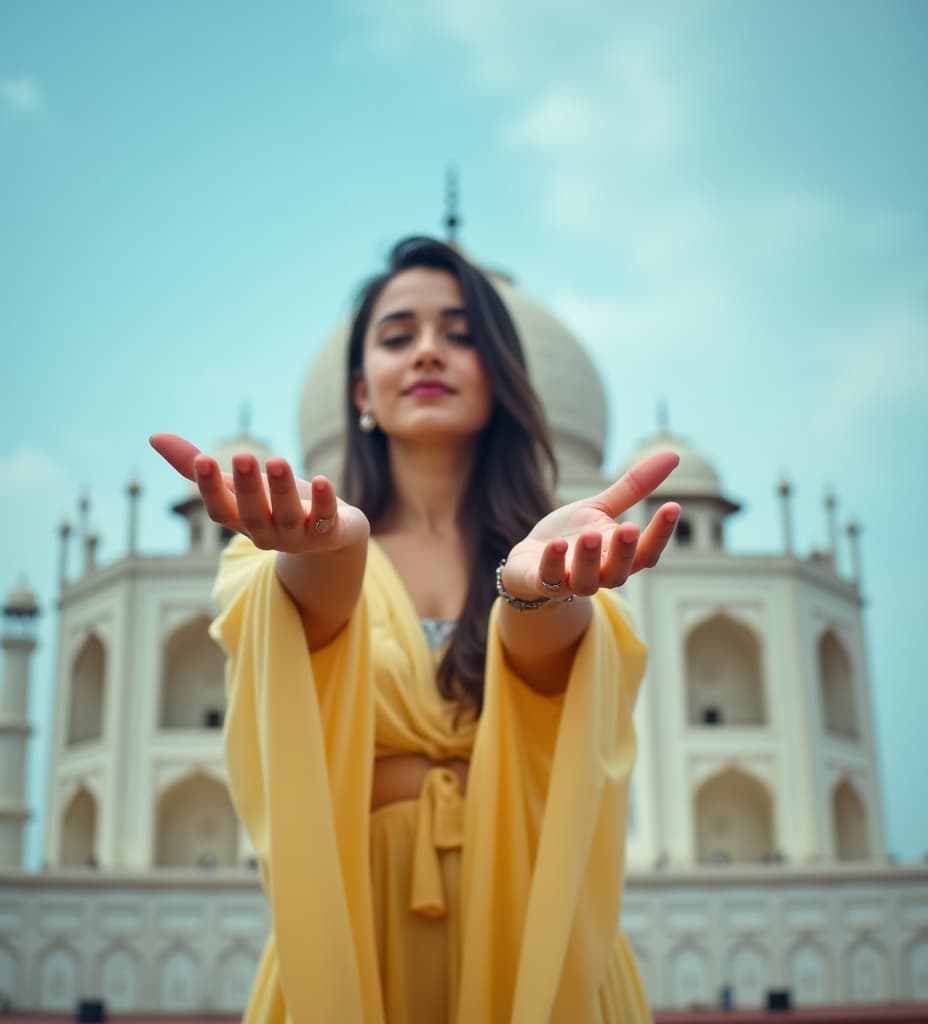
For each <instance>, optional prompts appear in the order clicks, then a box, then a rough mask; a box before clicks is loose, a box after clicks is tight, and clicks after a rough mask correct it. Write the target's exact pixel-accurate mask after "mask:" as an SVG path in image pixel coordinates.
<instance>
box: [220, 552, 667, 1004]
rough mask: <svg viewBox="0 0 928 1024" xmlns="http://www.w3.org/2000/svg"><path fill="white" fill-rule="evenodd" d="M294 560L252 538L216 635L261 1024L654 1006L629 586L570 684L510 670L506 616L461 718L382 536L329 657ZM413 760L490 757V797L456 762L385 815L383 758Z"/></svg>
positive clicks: (485, 777)
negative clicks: (554, 685)
mask: <svg viewBox="0 0 928 1024" xmlns="http://www.w3.org/2000/svg"><path fill="white" fill-rule="evenodd" d="M275 557H276V556H275V555H274V553H273V552H265V551H259V550H257V549H256V548H254V547H253V546H252V545H251V544H250V543H249V542H248V541H245V540H243V539H241V538H238V539H236V540H235V541H233V542H232V543H231V544H230V545H229V548H228V549H227V551H226V554H225V555H224V557H223V562H222V566H221V568H220V572H219V576H218V578H217V581H216V588H215V594H216V597H217V600H218V601H219V604H220V608H221V613H220V615H219V617H218V618H217V619H216V621H215V622H214V623H213V627H212V632H213V635H214V637H216V639H217V640H219V642H220V643H221V644H222V646H223V648H224V649H225V651H226V653H227V655H228V658H229V660H228V668H227V685H228V697H229V707H228V712H227V716H226V733H225V752H226V759H227V764H228V774H229V785H230V789H231V791H232V796H233V799H234V801H235V804H236V807H237V809H238V812H239V815H240V816H241V818H242V821H243V822H244V824H245V827H246V828H247V830H248V833H249V835H250V837H251V840H252V842H253V844H254V847H255V852H256V854H257V857H258V860H259V863H260V865H261V871H262V877H263V881H264V886H265V890H266V892H267V896H268V900H269V902H270V906H271V911H272V914H273V921H274V930H273V934H272V936H271V938H270V940H269V942H268V945H267V948H266V949H265V954H264V957H263V959H262V962H261V965H260V967H259V970H258V975H257V978H256V980H255V985H254V989H253V991H252V997H251V1001H250V1003H249V1007H248V1009H247V1011H246V1014H245V1018H244V1019H245V1021H246V1022H248V1024H315V1022H317V1021H318V1022H325V1024H329V1022H332V1024H342V1022H358V1024H381V1022H388V1024H418V1022H419V1021H422V1022H428V1024H432V1022H436V1024H438V1022H444V1021H447V1022H449V1024H540V1022H544V1021H552V1022H555V1024H568V1022H569V1024H574V1022H587V1021H591V1022H593V1021H604V1022H619V1021H621V1022H622V1024H642V1022H647V1021H650V1019H651V1018H650V1015H649V1013H648V1009H647V1006H646V1004H645V1001H644V996H643V993H642V990H641V986H640V982H639V980H638V975H637V972H636V970H635V966H634V961H633V958H632V955H631V952H630V950H629V948H628V946H627V944H626V943H625V941H624V939H623V938H622V937H621V936H620V935H618V934H617V930H616V929H617V922H618V917H619V908H620V904H621V895H622V884H623V875H624V845H625V821H626V814H627V803H628V783H629V776H630V774H631V770H632V764H633V762H634V756H635V736H634V729H633V723H632V708H633V704H634V700H635V696H636V692H637V688H638V684H639V682H640V679H641V675H642V672H643V670H644V663H645V650H644V648H643V646H642V645H641V643H640V642H639V641H638V640H637V638H636V637H635V635H634V633H633V632H632V630H631V628H630V627H629V625H628V623H627V622H626V620H625V618H624V617H623V615H622V614H621V612H620V610H619V607H618V603H617V600H616V599H615V597H614V595H612V594H611V593H608V592H601V593H600V594H598V595H597V597H596V598H595V599H594V602H593V608H594V612H593V619H592V622H591V624H590V627H589V629H588V630H587V632H586V634H585V635H584V637H583V639H582V641H581V643H580V646H579V648H578V650H577V654H576V656H575V658H574V664H573V667H572V669H571V674H570V679H569V682H568V685H567V689H566V690H565V692H564V693H563V694H560V695H558V696H556V697H544V696H541V695H539V694H537V693H536V692H535V691H533V690H531V689H530V688H529V687H528V686H526V685H525V683H523V682H522V681H521V680H520V679H519V678H518V677H517V676H516V675H515V674H514V673H513V672H512V670H511V669H510V668H509V666H508V665H507V664H506V661H505V659H504V656H503V651H502V645H501V642H500V640H499V634H498V628H497V621H496V620H497V609H496V608H494V610H493V613H492V614H491V617H490V626H489V638H488V643H487V661H486V680H485V698H484V709H483V713H482V715H481V717H480V720H479V722H474V721H473V720H472V719H470V718H469V717H465V719H464V720H462V721H458V722H457V723H456V722H455V715H456V712H457V706H456V705H455V704H452V703H449V702H447V701H445V700H443V699H442V698H441V697H440V695H439V694H438V691H437V689H436V686H435V661H434V656H433V654H432V652H431V651H430V650H429V648H428V645H427V643H426V639H425V636H424V634H423V632H422V628H421V626H420V623H419V621H418V619H417V616H416V612H415V609H414V608H413V606H412V602H411V600H410V598H409V595H408V593H407V592H406V590H405V588H404V586H403V584H402V581H401V580H400V578H399V576H398V575H397V574H396V571H395V570H394V568H393V566H392V564H391V563H390V561H389V559H388V558H387V556H386V555H385V554H384V553H383V551H382V550H381V549H380V548H379V546H378V545H377V544H376V543H375V542H371V544H370V550H369V555H368V565H367V571H366V574H365V579H364V586H363V590H362V595H361V598H360V600H359V602H358V605H357V607H356V609H355V611H354V612H353V614H352V616H351V618H350V619H349V621H348V623H347V624H346V626H345V628H344V629H343V630H342V631H341V632H340V633H339V635H338V636H337V637H336V638H335V640H333V641H332V643H330V644H329V645H328V646H327V647H325V648H323V649H322V650H319V651H316V652H314V653H312V654H310V652H309V651H308V649H307V645H306V640H305V636H304V633H303V628H302V624H301V622H300V618H299V615H298V613H297V611H296V608H295V606H294V605H293V603H292V601H291V600H290V598H289V597H288V596H287V594H286V593H285V592H284V590H283V588H282V586H281V585H280V583H279V581H278V579H277V574H276V572H275ZM410 752H416V753H423V754H426V755H428V756H429V757H430V758H433V759H435V760H443V759H448V758H455V757H469V758H470V772H469V778H468V783H467V790H468V797H467V799H466V800H465V799H464V798H463V797H462V796H461V794H460V791H459V789H458V786H457V780H456V777H455V776H454V775H453V773H452V772H450V771H447V770H444V769H440V768H436V769H435V770H433V771H432V772H430V773H429V775H428V776H427V778H426V782H425V785H424V786H423V790H422V793H421V795H420V797H419V798H418V799H417V800H408V801H401V802H399V803H396V804H389V805H387V806H386V807H383V808H381V809H380V810H378V811H375V812H374V813H373V814H371V812H370V809H369V808H370V793H371V777H372V761H373V757H374V756H377V757H387V756H389V755H390V754H398V753H410Z"/></svg>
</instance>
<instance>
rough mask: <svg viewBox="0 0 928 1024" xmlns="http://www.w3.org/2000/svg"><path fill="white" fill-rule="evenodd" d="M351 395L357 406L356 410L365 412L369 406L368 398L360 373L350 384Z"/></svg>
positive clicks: (365, 385)
mask: <svg viewBox="0 0 928 1024" xmlns="http://www.w3.org/2000/svg"><path fill="white" fill-rule="evenodd" d="M351 397H352V399H353V401H354V404H355V405H356V406H357V409H358V412H365V411H366V410H368V409H369V408H370V399H369V398H368V395H367V383H366V381H365V380H364V377H362V376H361V374H358V376H357V377H355V379H354V383H353V384H352V386H351Z"/></svg>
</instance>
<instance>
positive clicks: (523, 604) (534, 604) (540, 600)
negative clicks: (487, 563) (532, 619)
mask: <svg viewBox="0 0 928 1024" xmlns="http://www.w3.org/2000/svg"><path fill="white" fill-rule="evenodd" d="M505 564H506V559H505V558H504V559H503V560H502V561H501V562H500V563H499V565H498V566H497V567H496V593H497V594H499V596H500V597H501V598H502V599H503V600H504V601H505V602H506V604H511V605H512V607H513V608H517V609H518V610H519V611H520V612H531V611H534V610H535V609H536V608H540V607H541V606H542V605H543V604H547V603H548V602H549V601H550V600H551V598H550V597H536V598H535V599H534V600H533V601H523V600H522V598H521V597H516V596H515V594H510V593H509V591H508V590H507V589H506V588H505V587H504V586H503V566H504V565H505ZM573 599H574V595H573V594H571V595H570V596H569V597H565V598H564V600H563V601H562V602H561V604H570V602H571V601H573Z"/></svg>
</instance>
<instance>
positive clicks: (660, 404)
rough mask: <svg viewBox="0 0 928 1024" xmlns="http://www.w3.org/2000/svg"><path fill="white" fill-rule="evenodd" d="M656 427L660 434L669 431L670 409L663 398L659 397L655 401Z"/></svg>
mask: <svg viewBox="0 0 928 1024" xmlns="http://www.w3.org/2000/svg"><path fill="white" fill-rule="evenodd" d="M657 429H658V430H659V431H660V433H662V434H668V433H670V410H669V408H668V407H667V400H666V399H665V398H659V399H658V401H657Z"/></svg>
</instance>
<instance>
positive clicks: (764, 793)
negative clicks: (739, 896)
mask: <svg viewBox="0 0 928 1024" xmlns="http://www.w3.org/2000/svg"><path fill="white" fill-rule="evenodd" d="M695 811H696V858H697V860H698V861H699V862H700V863H703V864H716V863H744V862H748V861H759V860H764V859H766V858H767V857H769V856H770V855H771V854H772V853H773V852H774V849H775V842H774V832H773V802H772V800H771V797H770V793H769V791H768V789H767V787H766V786H765V785H764V784H763V783H762V782H760V781H759V780H758V779H756V778H754V776H752V775H748V774H747V773H746V772H743V771H741V770H739V769H737V768H728V769H726V770H725V771H723V772H720V773H719V774H717V775H713V776H712V777H711V778H709V779H707V780H706V781H705V782H704V783H703V784H702V786H700V788H699V790H698V792H697V794H696V807H695Z"/></svg>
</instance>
